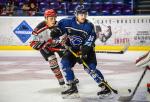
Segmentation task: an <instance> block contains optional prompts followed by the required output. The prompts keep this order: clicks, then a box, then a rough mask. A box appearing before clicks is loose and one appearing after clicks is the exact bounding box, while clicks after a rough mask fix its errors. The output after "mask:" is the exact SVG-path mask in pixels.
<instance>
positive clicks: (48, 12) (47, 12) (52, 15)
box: [44, 9, 57, 17]
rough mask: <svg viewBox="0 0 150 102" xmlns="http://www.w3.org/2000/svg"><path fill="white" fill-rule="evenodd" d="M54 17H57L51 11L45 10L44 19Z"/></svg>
mask: <svg viewBox="0 0 150 102" xmlns="http://www.w3.org/2000/svg"><path fill="white" fill-rule="evenodd" d="M55 16H57V14H56V12H55V11H54V10H53V9H47V10H45V12H44V17H55Z"/></svg>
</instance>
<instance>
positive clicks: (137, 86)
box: [132, 66, 149, 96]
mask: <svg viewBox="0 0 150 102" xmlns="http://www.w3.org/2000/svg"><path fill="white" fill-rule="evenodd" d="M148 68H149V66H146V68H145V70H144V72H143V74H142V76H141V78H140V80H139V81H138V83H137V85H136V87H135V89H134V91H133V93H132V96H134V95H135V93H136V91H137V88H138V87H139V85H140V83H141V81H142V79H143V77H144V75H145V73H146V71H147V69H148Z"/></svg>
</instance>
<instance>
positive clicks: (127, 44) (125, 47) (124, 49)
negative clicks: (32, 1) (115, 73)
mask: <svg viewBox="0 0 150 102" xmlns="http://www.w3.org/2000/svg"><path fill="white" fill-rule="evenodd" d="M129 46H130V43H129V42H128V43H126V45H125V46H124V48H123V50H122V51H120V52H122V53H124V52H126V51H127V50H128V48H129Z"/></svg>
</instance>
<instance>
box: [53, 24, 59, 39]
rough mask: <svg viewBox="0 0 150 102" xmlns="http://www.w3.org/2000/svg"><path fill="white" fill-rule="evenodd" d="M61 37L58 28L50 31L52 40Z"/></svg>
mask: <svg viewBox="0 0 150 102" xmlns="http://www.w3.org/2000/svg"><path fill="white" fill-rule="evenodd" d="M60 35H61V31H60V29H59V28H57V27H55V28H53V29H52V30H51V37H52V39H57V38H59V36H60Z"/></svg>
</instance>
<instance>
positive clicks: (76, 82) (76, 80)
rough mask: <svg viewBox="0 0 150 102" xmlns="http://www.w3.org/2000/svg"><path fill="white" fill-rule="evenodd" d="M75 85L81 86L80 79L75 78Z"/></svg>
mask: <svg viewBox="0 0 150 102" xmlns="http://www.w3.org/2000/svg"><path fill="white" fill-rule="evenodd" d="M73 83H74V84H76V85H77V86H79V79H77V78H75V79H74V81H73ZM66 85H67V86H69V83H67V84H66Z"/></svg>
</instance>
